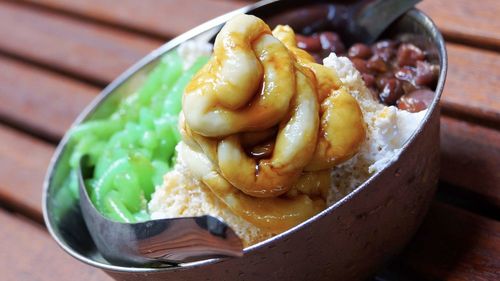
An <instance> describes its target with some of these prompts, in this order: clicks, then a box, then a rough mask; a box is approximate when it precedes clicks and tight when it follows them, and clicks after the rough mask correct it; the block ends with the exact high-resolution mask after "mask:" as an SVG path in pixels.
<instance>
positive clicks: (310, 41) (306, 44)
mask: <svg viewBox="0 0 500 281" xmlns="http://www.w3.org/2000/svg"><path fill="white" fill-rule="evenodd" d="M296 38H297V46H298V47H299V48H301V49H304V50H306V51H308V52H319V51H321V42H320V40H319V36H318V35H317V34H314V35H311V36H302V35H300V34H297V35H296Z"/></svg>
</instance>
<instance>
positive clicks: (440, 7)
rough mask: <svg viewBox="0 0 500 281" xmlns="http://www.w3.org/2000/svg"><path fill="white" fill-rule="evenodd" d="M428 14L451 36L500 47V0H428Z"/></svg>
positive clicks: (425, 8) (425, 4)
mask: <svg viewBox="0 0 500 281" xmlns="http://www.w3.org/2000/svg"><path fill="white" fill-rule="evenodd" d="M418 8H420V9H422V10H423V11H424V12H425V13H427V14H428V15H429V16H430V17H431V18H432V19H433V20H434V22H435V23H436V25H437V26H438V27H439V29H440V30H441V32H443V34H444V36H445V37H446V38H447V39H451V40H453V41H458V42H462V43H466V44H472V45H475V46H481V47H483V48H484V47H487V48H492V49H495V50H497V51H498V50H500V20H498V15H499V14H500V5H498V0H478V1H470V0H425V1H422V2H421V3H420V4H419V5H418Z"/></svg>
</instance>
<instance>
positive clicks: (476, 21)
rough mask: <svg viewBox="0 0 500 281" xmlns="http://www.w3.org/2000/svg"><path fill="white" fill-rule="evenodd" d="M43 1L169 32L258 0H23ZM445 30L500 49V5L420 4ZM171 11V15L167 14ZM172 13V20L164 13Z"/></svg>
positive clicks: (488, 0) (464, 1) (485, 0)
mask: <svg viewBox="0 0 500 281" xmlns="http://www.w3.org/2000/svg"><path fill="white" fill-rule="evenodd" d="M25 1H26V2H30V3H34V4H37V5H39V6H41V7H48V8H51V9H54V10H57V11H61V12H65V13H69V14H71V15H78V16H81V17H84V18H87V19H92V20H97V21H99V22H103V23H107V24H111V25H114V26H122V27H124V28H127V29H131V30H136V31H140V32H143V33H147V34H153V35H155V36H159V37H162V38H171V37H173V36H176V35H177V34H180V33H182V32H184V31H186V30H188V29H189V28H192V27H194V26H196V25H198V24H199V23H201V22H204V21H206V20H209V19H211V18H213V17H215V16H217V15H220V14H222V13H226V12H229V11H231V10H234V9H237V8H240V7H242V6H244V5H248V4H252V3H255V2H257V1H251V0H246V1H245V0H240V1H234V0H233V1H230V0H227V1H220V0H219V1H217V0H203V1H202V0H197V1H182V0H170V1H158V0H145V1H135V0H125V1H120V5H117V4H116V1H113V0H104V1H103V0H87V1H65V0H25ZM417 7H418V8H419V9H421V10H423V11H424V12H425V13H427V14H428V15H429V16H430V17H431V18H432V19H433V20H434V21H435V22H436V24H437V25H438V27H439V28H440V30H441V31H442V32H443V33H444V35H445V36H446V37H447V38H449V39H452V40H454V41H458V42H464V43H472V44H474V45H476V46H478V45H479V46H486V47H490V48H494V49H496V50H500V21H498V19H497V17H498V14H500V5H499V4H498V1H497V0H481V1H480V2H475V1H470V0H426V1H422V3H420V4H418V6H417ZM166 15H168V16H166ZM167 17H168V24H166V23H165V22H166V18H167Z"/></svg>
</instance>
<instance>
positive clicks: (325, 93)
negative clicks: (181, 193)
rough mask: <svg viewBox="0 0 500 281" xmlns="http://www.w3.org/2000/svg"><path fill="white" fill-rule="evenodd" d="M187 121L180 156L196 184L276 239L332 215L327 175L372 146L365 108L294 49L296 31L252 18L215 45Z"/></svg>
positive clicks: (187, 99) (235, 23)
mask: <svg viewBox="0 0 500 281" xmlns="http://www.w3.org/2000/svg"><path fill="white" fill-rule="evenodd" d="M249 66H253V67H250V68H249ZM255 81H257V82H255ZM254 83H256V84H254ZM227 97H228V99H229V100H226V98H227ZM183 114H184V116H185V117H184V118H181V119H180V127H181V134H182V138H183V141H184V143H185V145H183V146H182V149H181V150H182V153H181V157H185V158H186V159H184V160H183V161H184V162H185V163H186V164H187V166H188V168H189V170H190V171H191V173H192V174H193V175H194V177H195V178H197V179H199V180H200V181H201V182H203V183H204V184H205V185H207V186H208V187H209V189H210V190H211V191H212V192H213V193H214V194H215V195H216V196H217V197H218V198H219V199H220V200H221V201H223V202H224V203H225V204H226V205H227V206H228V207H229V208H230V209H231V210H232V211H233V212H234V213H235V214H237V215H239V216H241V217H242V218H244V219H245V220H247V221H249V222H251V223H252V224H254V225H256V226H258V227H260V228H262V229H266V230H269V231H272V232H273V233H279V232H281V231H283V230H286V229H287V228H290V227H292V226H294V225H296V224H298V223H300V222H302V221H304V220H305V219H307V218H309V217H311V216H312V215H314V214H315V213H317V212H319V211H321V210H322V209H324V208H325V207H326V201H325V200H326V196H327V190H328V188H329V187H330V177H326V176H325V174H326V173H327V172H328V173H329V171H330V169H331V168H332V167H334V166H335V165H337V164H339V163H341V162H343V161H346V160H348V159H349V158H350V157H352V156H353V155H354V154H355V153H356V152H357V151H358V150H359V147H360V145H361V143H362V142H363V141H364V140H365V128H364V120H363V116H362V114H361V110H360V108H359V105H358V104H357V101H356V100H355V99H354V98H353V97H352V96H351V95H350V94H349V93H348V92H347V91H346V90H345V88H343V87H342V84H341V82H340V80H339V79H338V77H336V74H335V73H334V72H333V71H332V70H331V69H328V68H326V67H325V66H323V65H320V64H317V63H316V62H315V60H314V58H313V57H312V56H311V55H310V54H308V53H307V52H305V51H304V50H302V49H300V48H298V47H297V42H296V39H295V34H294V32H293V30H292V29H291V28H289V27H286V26H279V27H277V28H276V29H275V30H274V31H273V32H271V31H270V29H269V27H268V26H267V25H266V24H265V23H264V22H263V21H262V20H260V19H258V18H257V17H254V16H248V15H240V16H236V17H235V18H233V19H232V20H231V21H229V22H228V23H227V24H226V25H225V26H224V28H223V29H222V30H221V32H220V33H219V35H218V36H217V38H216V41H215V49H214V54H213V57H212V58H211V60H210V61H209V62H208V64H207V65H206V66H205V67H204V68H203V69H202V70H201V71H200V72H199V73H198V74H197V75H196V76H195V77H194V78H193V80H192V81H191V82H190V84H189V85H188V87H187V88H186V91H185V93H184V98H183ZM182 155H184V156H182ZM193 159H194V160H193ZM325 171H327V172H325ZM307 186H315V187H316V188H314V189H309V188H306V187H307Z"/></svg>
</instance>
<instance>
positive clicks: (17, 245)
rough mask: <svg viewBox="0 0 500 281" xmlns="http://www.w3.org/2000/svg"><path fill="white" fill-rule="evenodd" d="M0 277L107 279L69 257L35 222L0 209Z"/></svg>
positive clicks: (8, 278)
mask: <svg viewBox="0 0 500 281" xmlns="http://www.w3.org/2000/svg"><path fill="white" fill-rule="evenodd" d="M0 225H2V227H0V249H2V250H1V251H0V272H1V273H2V276H1V279H2V280H30V281H35V280H36V281H49V280H51V281H52V280H86V281H94V280H95V281H98V280H111V278H109V277H108V276H106V274H105V273H104V272H101V271H100V270H97V269H94V268H92V267H90V266H88V265H86V264H84V263H81V262H79V261H77V260H75V259H73V258H72V257H71V256H69V255H68V254H66V253H64V252H63V250H62V249H60V248H59V247H58V246H57V244H56V242H55V241H54V240H52V238H51V237H50V236H49V234H48V233H47V232H46V231H45V230H44V229H43V228H42V227H41V226H40V225H38V224H35V223H33V222H32V221H29V220H27V219H26V218H23V217H21V216H19V215H16V214H11V213H7V212H6V211H4V210H2V209H0Z"/></svg>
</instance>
